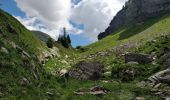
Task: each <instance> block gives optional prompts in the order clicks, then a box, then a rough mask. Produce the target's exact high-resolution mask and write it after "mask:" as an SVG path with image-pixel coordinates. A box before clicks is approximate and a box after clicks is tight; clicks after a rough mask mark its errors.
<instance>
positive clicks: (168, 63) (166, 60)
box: [160, 52, 170, 68]
mask: <svg viewBox="0 0 170 100" xmlns="http://www.w3.org/2000/svg"><path fill="white" fill-rule="evenodd" d="M160 61H161V63H162V64H163V65H164V66H165V68H168V67H170V52H167V53H165V54H164V55H163V56H162V57H161V58H160Z"/></svg>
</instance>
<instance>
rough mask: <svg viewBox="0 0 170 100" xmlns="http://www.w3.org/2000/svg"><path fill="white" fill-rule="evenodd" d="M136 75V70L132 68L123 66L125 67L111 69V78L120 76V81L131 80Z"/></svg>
mask: <svg viewBox="0 0 170 100" xmlns="http://www.w3.org/2000/svg"><path fill="white" fill-rule="evenodd" d="M137 75H138V71H137V70H136V69H134V68H125V69H122V68H120V69H117V70H112V77H113V78H116V79H117V78H120V79H121V80H122V81H131V80H133V79H134V78H135V76H137Z"/></svg>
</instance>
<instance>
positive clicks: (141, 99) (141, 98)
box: [135, 97, 145, 100]
mask: <svg viewBox="0 0 170 100" xmlns="http://www.w3.org/2000/svg"><path fill="white" fill-rule="evenodd" d="M135 100H145V98H144V97H136V98H135Z"/></svg>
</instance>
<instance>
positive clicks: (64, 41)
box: [58, 28, 71, 48]
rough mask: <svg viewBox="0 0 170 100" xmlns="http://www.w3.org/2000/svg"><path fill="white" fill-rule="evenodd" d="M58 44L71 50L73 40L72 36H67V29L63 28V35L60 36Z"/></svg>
mask: <svg viewBox="0 0 170 100" xmlns="http://www.w3.org/2000/svg"><path fill="white" fill-rule="evenodd" d="M58 42H59V43H61V44H62V46H64V47H65V48H69V47H70V46H71V39H70V36H69V35H67V32H66V28H63V35H62V36H61V35H59V38H58Z"/></svg>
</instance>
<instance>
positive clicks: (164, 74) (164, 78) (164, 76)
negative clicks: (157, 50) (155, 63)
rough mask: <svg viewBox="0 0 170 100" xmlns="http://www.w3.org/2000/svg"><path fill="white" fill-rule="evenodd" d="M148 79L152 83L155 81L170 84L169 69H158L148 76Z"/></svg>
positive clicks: (155, 82)
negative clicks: (158, 70)
mask: <svg viewBox="0 0 170 100" xmlns="http://www.w3.org/2000/svg"><path fill="white" fill-rule="evenodd" d="M148 80H149V81H150V83H154V84H157V83H166V84H170V69H169V68H168V69H166V70H163V71H160V72H158V73H156V74H154V75H152V76H151V77H149V78H148Z"/></svg>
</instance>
